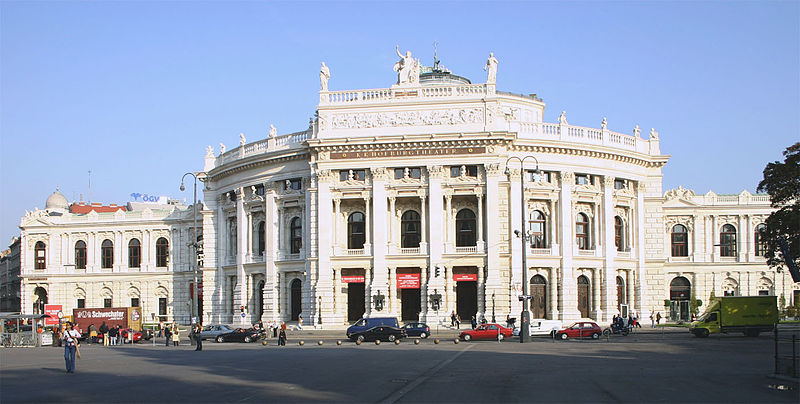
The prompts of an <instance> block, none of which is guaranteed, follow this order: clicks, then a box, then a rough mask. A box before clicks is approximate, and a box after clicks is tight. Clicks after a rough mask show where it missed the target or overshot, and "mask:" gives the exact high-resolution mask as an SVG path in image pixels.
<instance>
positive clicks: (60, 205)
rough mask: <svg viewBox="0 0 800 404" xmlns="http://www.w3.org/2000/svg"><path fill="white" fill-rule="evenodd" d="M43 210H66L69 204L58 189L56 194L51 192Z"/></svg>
mask: <svg viewBox="0 0 800 404" xmlns="http://www.w3.org/2000/svg"><path fill="white" fill-rule="evenodd" d="M44 208H45V209H64V210H67V209H68V208H69V202H68V201H67V198H66V197H65V196H64V194H62V193H61V192H60V191H59V190H58V189H56V192H53V194H52V195H50V196H49V197H48V198H47V203H45V207H44Z"/></svg>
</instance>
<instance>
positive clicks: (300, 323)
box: [297, 314, 303, 330]
mask: <svg viewBox="0 0 800 404" xmlns="http://www.w3.org/2000/svg"><path fill="white" fill-rule="evenodd" d="M297 329H298V330H302V329H303V316H301V315H299V314H298V315H297Z"/></svg>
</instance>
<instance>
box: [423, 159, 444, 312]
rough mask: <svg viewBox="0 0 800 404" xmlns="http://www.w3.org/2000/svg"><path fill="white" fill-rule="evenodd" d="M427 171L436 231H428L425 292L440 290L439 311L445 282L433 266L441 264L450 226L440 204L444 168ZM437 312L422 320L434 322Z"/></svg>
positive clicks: (431, 216)
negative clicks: (427, 266)
mask: <svg viewBox="0 0 800 404" xmlns="http://www.w3.org/2000/svg"><path fill="white" fill-rule="evenodd" d="M427 172H428V203H429V204H430V206H429V207H430V228H431V229H434V230H436V231H431V232H430V233H429V240H430V241H429V245H428V250H429V253H428V254H429V261H428V265H430V267H429V268H430V271H431V275H430V277H429V278H428V279H427V282H426V284H427V289H426V292H427V293H428V294H431V293H433V291H434V290H437V291H440V293H441V295H442V296H443V298H442V306H441V308H440V309H439V312H438V313H441V311H442V309H443V308H444V307H445V306H444V296H445V295H446V294H447V292H446V291H445V282H444V277H443V276H439V277H436V274H435V268H436V266H442V255H443V253H444V248H445V241H444V239H445V238H446V234H447V228H448V227H449V226H450V223H449V222H448V221H446V219H445V218H446V216H447V213H446V212H444V215H443V211H444V208H443V206H442V200H443V198H442V197H443V192H442V179H443V175H444V170H443V168H442V166H437V165H433V166H427ZM438 313H437V312H434V311H426V316H425V317H424V321H425V322H427V323H429V324H434V323H435V322H437V321H438V319H437V318H436V317H437V314H438Z"/></svg>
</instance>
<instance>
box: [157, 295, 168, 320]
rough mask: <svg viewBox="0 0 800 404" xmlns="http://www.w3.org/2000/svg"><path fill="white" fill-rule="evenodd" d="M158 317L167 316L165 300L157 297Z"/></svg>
mask: <svg viewBox="0 0 800 404" xmlns="http://www.w3.org/2000/svg"><path fill="white" fill-rule="evenodd" d="M158 315H159V316H166V315H167V298H166V297H159V298H158Z"/></svg>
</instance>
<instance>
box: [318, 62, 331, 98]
mask: <svg viewBox="0 0 800 404" xmlns="http://www.w3.org/2000/svg"><path fill="white" fill-rule="evenodd" d="M330 78H331V69H329V68H328V66H325V62H322V67H320V68H319V91H328V79H330Z"/></svg>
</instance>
